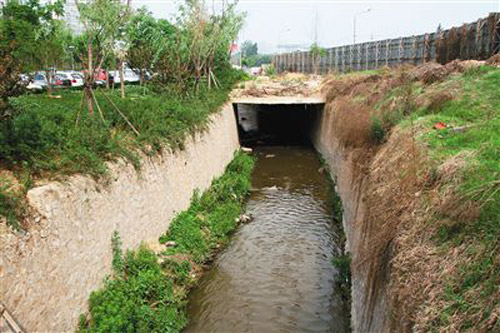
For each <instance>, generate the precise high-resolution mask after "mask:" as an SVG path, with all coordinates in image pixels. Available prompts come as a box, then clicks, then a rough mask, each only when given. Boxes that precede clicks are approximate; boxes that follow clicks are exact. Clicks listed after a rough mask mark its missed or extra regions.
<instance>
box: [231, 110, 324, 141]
mask: <svg viewBox="0 0 500 333" xmlns="http://www.w3.org/2000/svg"><path fill="white" fill-rule="evenodd" d="M322 107H323V105H318V104H234V110H235V113H236V121H237V123H238V134H239V138H240V143H241V144H242V145H245V146H250V147H251V146H258V145H280V146H286V145H310V144H311V130H312V127H313V124H314V120H315V119H316V115H317V113H318V111H319V110H321V108H322Z"/></svg>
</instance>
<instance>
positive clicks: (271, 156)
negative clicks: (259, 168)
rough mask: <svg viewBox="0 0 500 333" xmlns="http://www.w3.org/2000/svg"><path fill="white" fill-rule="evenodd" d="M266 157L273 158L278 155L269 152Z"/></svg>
mask: <svg viewBox="0 0 500 333" xmlns="http://www.w3.org/2000/svg"><path fill="white" fill-rule="evenodd" d="M265 157H266V158H273V157H276V155H274V154H267V155H266V156H265Z"/></svg>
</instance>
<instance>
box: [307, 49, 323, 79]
mask: <svg viewBox="0 0 500 333" xmlns="http://www.w3.org/2000/svg"><path fill="white" fill-rule="evenodd" d="M309 52H310V53H311V56H312V61H313V70H314V74H318V70H319V65H320V63H321V57H324V56H325V55H326V50H325V49H324V48H322V47H321V46H319V45H318V44H317V43H313V44H312V45H311V48H310V49H309Z"/></svg>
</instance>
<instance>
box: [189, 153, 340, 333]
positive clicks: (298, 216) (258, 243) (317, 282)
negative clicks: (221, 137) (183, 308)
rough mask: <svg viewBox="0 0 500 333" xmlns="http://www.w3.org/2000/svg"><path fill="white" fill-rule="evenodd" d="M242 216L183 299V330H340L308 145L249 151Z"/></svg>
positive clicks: (321, 192) (321, 189) (315, 164)
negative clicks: (186, 321) (186, 322)
mask: <svg viewBox="0 0 500 333" xmlns="http://www.w3.org/2000/svg"><path fill="white" fill-rule="evenodd" d="M255 153H256V155H257V157H258V161H257V164H256V167H255V170H254V173H253V176H252V187H253V189H252V192H251V196H250V200H249V202H248V206H247V211H248V213H250V214H251V215H252V216H253V218H254V220H253V221H252V222H251V223H249V224H247V225H244V226H242V227H241V228H240V229H239V230H238V231H237V232H236V233H235V235H234V236H233V239H232V242H231V244H230V245H229V247H228V248H227V249H226V250H224V251H223V252H222V253H221V254H220V255H219V256H218V257H217V259H216V260H215V262H214V263H213V267H212V268H211V269H210V270H209V271H208V272H207V273H206V274H205V275H204V277H203V278H202V280H201V282H200V286H199V287H198V288H197V289H196V290H194V291H193V292H192V293H191V295H190V300H189V304H190V305H189V316H190V326H189V327H188V328H187V329H186V332H204V333H205V332H238V333H239V332H262V333H264V332H266V333H267V332H344V331H347V330H348V320H349V319H348V316H347V315H346V313H345V307H344V306H343V303H342V302H343V301H342V297H341V296H340V295H339V294H338V293H337V292H336V289H335V277H336V274H337V271H336V269H335V267H334V266H333V265H332V262H331V261H332V258H333V257H334V256H335V255H336V254H338V253H339V252H340V249H339V247H338V245H337V244H339V243H338V239H339V235H338V233H337V232H336V231H335V230H337V229H336V226H335V225H334V223H333V211H332V207H333V205H332V203H331V201H330V200H331V199H330V198H329V197H330V196H329V195H328V194H329V192H328V191H329V189H328V182H327V179H326V175H324V174H322V173H320V172H319V169H320V168H321V165H320V162H319V160H318V156H317V154H316V152H315V151H314V150H313V149H312V148H309V147H302V146H294V147H282V146H281V147H280V146H274V147H270V146H264V147H258V148H256V150H255Z"/></svg>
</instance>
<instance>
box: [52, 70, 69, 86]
mask: <svg viewBox="0 0 500 333" xmlns="http://www.w3.org/2000/svg"><path fill="white" fill-rule="evenodd" d="M52 85H54V86H56V87H58V88H70V87H71V76H70V75H69V74H65V73H56V75H54V77H53V82H52Z"/></svg>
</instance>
